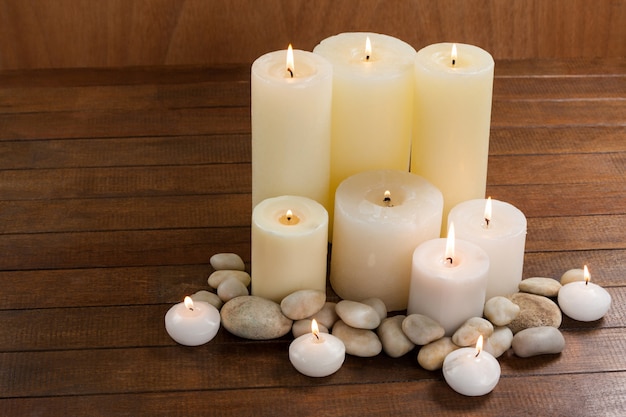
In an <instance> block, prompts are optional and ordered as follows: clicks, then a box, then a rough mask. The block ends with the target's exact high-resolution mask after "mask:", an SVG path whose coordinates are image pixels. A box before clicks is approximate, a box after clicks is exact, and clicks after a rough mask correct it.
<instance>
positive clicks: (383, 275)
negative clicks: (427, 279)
mask: <svg viewBox="0 0 626 417" xmlns="http://www.w3.org/2000/svg"><path fill="white" fill-rule="evenodd" d="M442 209H443V197H442V196H441V192H440V191H439V190H438V189H437V188H435V187H434V186H433V185H432V184H430V183H429V182H428V181H426V180H424V179H423V178H421V177H418V176H417V175H414V174H411V173H408V172H403V171H393V170H378V171H365V172H362V173H359V174H356V175H353V176H351V177H349V178H348V179H346V180H344V181H343V182H342V183H341V184H340V185H339V187H338V188H337V195H336V198H335V220H334V222H335V226H334V238H333V245H332V256H331V266H330V282H331V285H332V287H333V289H334V290H335V292H336V293H337V294H338V295H339V296H340V297H341V298H344V299H348V300H353V301H361V300H363V299H365V298H370V297H377V298H380V299H382V300H383V301H384V302H385V305H386V306H387V309H388V310H389V311H396V310H404V309H406V306H407V300H408V294H409V282H410V278H411V257H412V254H413V250H414V249H415V247H416V246H417V245H419V244H420V243H422V242H424V241H426V240H429V239H433V238H435V237H437V236H439V230H440V228H441V219H442V217H441V216H442V214H441V213H442Z"/></svg>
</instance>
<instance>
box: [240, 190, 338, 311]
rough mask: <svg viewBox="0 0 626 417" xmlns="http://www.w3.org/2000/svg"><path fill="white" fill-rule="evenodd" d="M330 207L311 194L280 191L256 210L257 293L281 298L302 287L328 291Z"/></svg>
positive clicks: (254, 262) (254, 274)
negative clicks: (317, 200) (287, 194)
mask: <svg viewBox="0 0 626 417" xmlns="http://www.w3.org/2000/svg"><path fill="white" fill-rule="evenodd" d="M327 254H328V213H327V211H326V209H324V207H323V206H322V205H321V204H319V203H318V202H316V201H313V200H311V199H310V198H306V197H301V196H279V197H273V198H268V199H265V200H263V201H262V202H261V203H259V204H258V205H257V206H256V207H255V208H254V210H253V212H252V274H251V277H252V282H251V290H252V295H256V296H259V297H263V298H267V299H270V300H274V301H276V302H280V301H281V300H282V299H283V298H284V297H286V296H287V295H289V294H291V293H292V292H294V291H297V290H304V289H313V290H320V291H326V266H327Z"/></svg>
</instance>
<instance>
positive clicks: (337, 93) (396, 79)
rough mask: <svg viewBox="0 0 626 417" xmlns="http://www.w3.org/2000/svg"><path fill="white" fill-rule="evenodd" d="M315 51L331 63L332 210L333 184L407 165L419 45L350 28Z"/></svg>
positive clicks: (336, 185) (317, 47)
mask: <svg viewBox="0 0 626 417" xmlns="http://www.w3.org/2000/svg"><path fill="white" fill-rule="evenodd" d="M313 52H314V53H316V54H319V55H321V56H324V57H325V58H327V59H328V60H329V61H330V62H331V63H332V65H333V102H332V114H333V116H332V143H331V167H330V202H331V204H330V206H331V209H332V207H333V205H332V201H333V197H334V192H335V189H336V188H337V187H338V186H339V184H340V183H341V181H343V180H344V179H346V178H348V177H349V176H351V175H354V174H356V173H359V172H361V171H367V170H375V169H396V170H402V171H407V170H408V167H409V153H410V147H411V129H412V120H413V83H414V81H413V79H414V75H413V65H414V58H415V49H414V48H413V47H412V46H410V45H409V44H407V43H405V42H403V41H401V40H399V39H396V38H393V37H391V36H387V35H381V34H377V33H360V32H352V33H341V34H339V35H335V36H331V37H329V38H327V39H324V40H323V41H322V42H321V43H320V44H319V45H317V46H316V47H315V48H314V49H313ZM332 217H333V216H332V212H331V222H332Z"/></svg>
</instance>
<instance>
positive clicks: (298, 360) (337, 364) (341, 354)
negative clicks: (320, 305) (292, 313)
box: [289, 319, 346, 377]
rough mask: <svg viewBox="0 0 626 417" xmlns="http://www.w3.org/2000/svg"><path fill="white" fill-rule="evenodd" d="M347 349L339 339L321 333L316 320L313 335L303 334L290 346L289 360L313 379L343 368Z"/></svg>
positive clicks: (312, 328)
mask: <svg viewBox="0 0 626 417" xmlns="http://www.w3.org/2000/svg"><path fill="white" fill-rule="evenodd" d="M345 358H346V347H345V345H344V344H343V342H342V341H341V339H339V338H338V337H335V336H333V335H331V334H328V333H320V331H319V328H318V326H317V321H316V320H315V319H313V320H312V322H311V333H307V334H303V335H302V336H299V337H298V338H297V339H295V340H294V341H293V342H291V344H290V345H289V360H290V361H291V363H292V365H293V366H294V368H296V369H297V370H298V372H300V373H301V374H304V375H306V376H311V377H324V376H328V375H331V374H333V373H335V372H337V371H338V370H339V368H341V365H343V362H344V360H345Z"/></svg>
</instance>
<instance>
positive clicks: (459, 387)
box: [443, 335, 500, 396]
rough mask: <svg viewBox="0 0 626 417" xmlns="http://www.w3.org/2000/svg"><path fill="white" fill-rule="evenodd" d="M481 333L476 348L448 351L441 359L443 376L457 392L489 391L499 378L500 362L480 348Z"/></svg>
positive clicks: (474, 393) (479, 393)
mask: <svg viewBox="0 0 626 417" xmlns="http://www.w3.org/2000/svg"><path fill="white" fill-rule="evenodd" d="M482 340H483V337H482V335H481V336H479V338H478V342H477V343H476V348H475V349H474V348H461V349H457V350H455V351H453V352H451V353H449V354H448V355H447V356H446V358H445V359H444V361H443V376H444V378H445V380H446V382H447V383H448V385H450V387H451V388H452V389H453V390H455V391H456V392H458V393H459V394H463V395H467V396H479V395H485V394H488V393H490V392H491V391H492V390H493V389H494V388H495V386H496V385H497V384H498V381H499V380H500V364H499V363H498V361H497V360H496V358H494V357H493V356H492V355H491V354H490V353H489V352H487V351H484V350H482Z"/></svg>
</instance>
